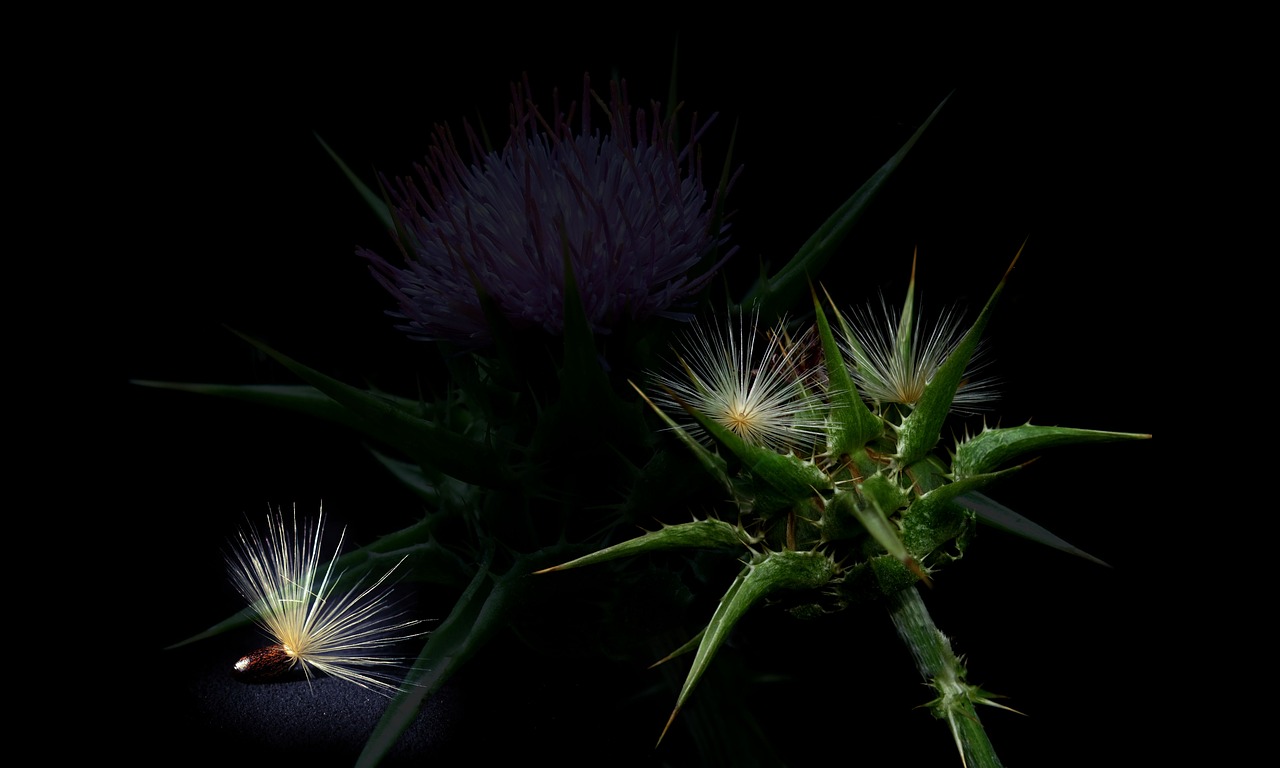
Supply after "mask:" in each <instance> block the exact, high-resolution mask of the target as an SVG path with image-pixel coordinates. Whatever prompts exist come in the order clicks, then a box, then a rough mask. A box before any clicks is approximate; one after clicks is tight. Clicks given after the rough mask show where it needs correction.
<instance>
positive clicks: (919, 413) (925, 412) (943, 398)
mask: <svg viewBox="0 0 1280 768" xmlns="http://www.w3.org/2000/svg"><path fill="white" fill-rule="evenodd" d="M1022 245H1023V247H1025V246H1026V243H1025V242H1023V244H1022ZM1021 255H1022V248H1021V247H1020V248H1018V252H1017V254H1015V255H1014V257H1013V261H1012V262H1011V263H1010V264H1009V268H1008V269H1006V270H1005V273H1004V276H1003V277H1002V278H1000V282H999V283H998V284H997V285H996V288H995V290H994V291H992V293H991V298H989V299H987V303H986V306H984V307H983V308H982V312H981V313H980V314H979V315H978V319H977V320H975V321H974V322H973V326H972V327H971V328H969V330H968V332H967V333H965V335H964V337H963V338H962V339H960V343H959V344H957V345H956V347H955V349H954V350H952V351H951V354H950V356H948V357H947V360H946V362H944V363H943V364H942V365H940V366H939V367H938V370H937V371H936V372H935V373H934V375H933V378H932V379H930V381H929V383H928V384H926V385H925V388H924V392H923V393H922V394H921V395H920V400H919V402H917V403H916V405H915V409H914V410H912V411H911V414H910V415H908V416H907V417H906V418H905V419H903V420H902V425H901V426H900V427H899V428H898V456H897V460H898V463H899V465H900V466H907V465H910V464H914V463H915V462H917V461H919V460H920V459H921V458H923V457H924V455H925V454H927V453H928V452H929V451H930V450H932V449H933V446H934V445H935V444H936V443H937V442H938V437H939V435H941V433H942V424H943V422H945V421H946V418H947V412H948V411H950V410H951V401H952V400H953V399H955V396H956V390H957V389H959V388H960V382H961V381H962V380H963V379H964V372H965V369H966V368H968V367H969V361H970V360H972V359H973V353H974V352H976V351H977V350H978V342H979V341H981V340H982V332H983V331H984V330H985V329H986V327H987V323H988V322H989V321H990V320H991V315H992V313H993V312H994V311H995V305H996V300H997V299H999V298H1000V293H1001V291H1003V290H1004V286H1005V283H1006V282H1007V281H1008V279H1009V273H1010V272H1012V271H1013V267H1014V265H1015V264H1017V263H1018V257H1019V256H1021ZM913 272H914V270H913ZM904 314H905V313H904Z"/></svg>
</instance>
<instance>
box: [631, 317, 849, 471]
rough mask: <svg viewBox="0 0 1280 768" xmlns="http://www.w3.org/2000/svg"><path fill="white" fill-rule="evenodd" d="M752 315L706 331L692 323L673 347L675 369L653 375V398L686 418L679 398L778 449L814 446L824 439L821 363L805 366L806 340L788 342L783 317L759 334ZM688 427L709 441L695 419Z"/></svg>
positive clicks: (755, 440) (750, 438)
mask: <svg viewBox="0 0 1280 768" xmlns="http://www.w3.org/2000/svg"><path fill="white" fill-rule="evenodd" d="M757 321H758V318H756V317H753V318H752V320H751V323H750V324H749V325H747V324H746V323H745V322H744V320H743V317H742V315H739V316H738V321H737V328H736V329H735V328H734V323H733V321H732V320H730V321H729V322H728V323H726V324H725V326H724V327H723V328H718V329H715V330H710V331H709V330H707V329H706V328H705V327H703V326H702V325H701V324H699V323H696V322H695V323H694V325H693V328H692V329H691V331H690V332H689V334H688V335H687V336H686V337H685V339H684V340H683V342H682V343H681V344H680V345H679V346H678V347H677V348H676V350H675V352H676V362H677V365H675V366H673V369H674V370H672V371H670V372H667V373H660V374H657V375H655V376H654V377H653V379H654V383H655V384H657V385H658V388H659V390H660V391H661V393H660V394H655V397H654V400H655V402H656V403H657V404H658V406H659V407H661V408H662V409H663V410H665V411H667V412H668V413H670V414H671V415H673V416H674V417H676V418H677V419H680V418H683V419H684V420H685V421H686V422H689V421H690V419H689V417H688V414H687V413H686V411H685V409H684V405H682V404H681V403H684V404H687V405H688V406H689V407H691V408H693V409H695V410H697V411H698V412H700V413H702V414H703V415H705V416H707V417H709V418H711V419H714V420H715V421H717V422H719V423H720V424H721V425H723V426H724V427H725V428H727V429H729V430H731V431H732V432H734V433H735V434H736V435H738V436H739V437H741V438H742V439H743V440H745V441H747V442H748V443H751V444H753V445H758V446H763V447H766V448H771V449H773V450H776V451H779V452H787V451H794V450H801V449H806V448H810V447H812V446H813V445H815V444H819V443H820V442H821V441H823V440H825V432H824V426H825V420H824V417H823V401H822V398H821V396H820V395H819V394H818V389H819V384H820V382H819V380H818V377H819V376H820V375H821V373H822V371H821V367H820V366H807V365H806V364H805V363H806V355H805V354H804V352H805V350H806V349H807V346H808V345H807V344H805V343H803V340H802V341H799V342H797V341H793V340H791V339H790V338H789V337H788V336H787V333H786V328H785V326H784V325H783V324H782V323H779V324H778V325H777V326H776V327H775V328H773V329H772V330H769V331H763V332H762V331H760V330H759V329H758V328H757ZM762 336H763V337H764V338H763V347H764V349H763V351H761V352H760V353H759V354H757V344H758V343H759V342H760V341H761V338H760V337H762ZM688 428H689V431H690V433H691V434H693V435H694V436H696V437H697V438H698V439H699V440H702V441H703V442H710V440H711V437H710V435H708V434H707V432H706V430H704V429H702V427H700V426H698V425H697V423H696V422H694V423H691V424H689V427H688Z"/></svg>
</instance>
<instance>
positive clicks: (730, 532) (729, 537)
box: [538, 520, 757, 573]
mask: <svg viewBox="0 0 1280 768" xmlns="http://www.w3.org/2000/svg"><path fill="white" fill-rule="evenodd" d="M756 541H757V540H756V539H753V538H752V537H750V536H748V535H747V533H746V531H744V530H742V529H741V528H738V527H736V526H732V525H729V524H728V523H726V522H724V521H722V520H694V521H692V522H688V523H679V524H677V525H664V526H662V527H661V528H659V529H658V530H656V531H649V532H648V533H645V534H643V535H641V536H637V537H636V538H634V539H629V540H627V541H624V542H621V543H618V544H614V545H613V546H611V547H605V548H604V549H602V550H599V551H598V552H592V553H591V554H589V555H583V556H582V557H579V558H577V559H575V560H570V561H569V562H567V563H561V564H560V565H554V566H552V567H550V568H544V569H543V570H541V571H538V573H548V572H550V571H567V570H569V569H570V568H579V567H581V566H584V565H595V564H596V563H603V562H606V561H609V560H614V559H617V558H619V557H630V556H631V555H636V554H640V553H641V552H657V551H659V550H664V549H690V548H700V549H719V548H725V547H750V546H751V545H752V544H755V543H756Z"/></svg>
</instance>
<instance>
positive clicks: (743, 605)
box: [658, 552, 839, 742]
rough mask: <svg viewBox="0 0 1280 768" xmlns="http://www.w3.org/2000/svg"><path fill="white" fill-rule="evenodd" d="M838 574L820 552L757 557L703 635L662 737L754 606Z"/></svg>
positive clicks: (722, 599) (832, 564) (739, 575)
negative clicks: (781, 592) (785, 591)
mask: <svg viewBox="0 0 1280 768" xmlns="http://www.w3.org/2000/svg"><path fill="white" fill-rule="evenodd" d="M838 571H839V568H838V566H836V564H835V562H834V561H832V560H831V558H830V557H828V556H826V555H824V554H822V553H819V552H765V553H762V554H758V555H756V556H755V557H753V558H752V559H751V562H750V563H749V564H748V565H747V567H746V568H744V569H743V570H742V572H741V573H739V574H738V577H737V578H736V579H735V580H734V582H733V585H732V586H731V587H729V591H728V592H726V593H725V595H724V597H722V598H721V599H720V605H719V606H718V607H717V608H716V611H715V614H714V615H712V617H711V621H710V622H708V623H707V627H706V629H704V630H703V631H702V640H701V642H699V643H698V652H697V654H695V655H694V658H693V666H692V667H691V668H690V670H689V675H688V677H686V678H685V681H684V687H683V688H681V689H680V696H679V697H678V698H677V699H676V706H675V709H674V710H672V712H671V717H670V718H668V719H667V724H666V727H664V728H663V729H662V736H665V735H666V733H667V729H669V728H670V727H671V723H672V722H673V721H674V720H675V719H676V715H677V714H678V713H679V712H680V708H681V707H683V706H684V703H685V700H686V699H687V698H688V697H689V693H690V692H691V691H693V689H694V686H696V685H697V684H698V680H699V679H700V678H701V677H702V674H703V673H704V672H705V671H706V669H707V665H709V664H710V663H711V659H712V657H713V656H715V653H716V651H718V650H719V649H720V646H721V645H722V644H723V643H724V641H725V638H727V637H728V636H729V632H730V630H732V629H733V626H734V625H735V624H737V623H738V620H739V619H741V618H742V617H743V616H745V615H746V613H747V611H748V610H749V609H750V608H751V606H752V605H755V604H756V603H757V602H758V601H759V600H760V598H762V597H765V596H766V595H769V594H771V593H773V592H777V591H779V590H783V589H815V588H817V587H821V586H822V585H824V584H826V583H827V582H829V581H830V580H831V579H832V578H833V577H834V576H835V575H836V573H838ZM662 736H659V737H658V741H659V742H661V741H662Z"/></svg>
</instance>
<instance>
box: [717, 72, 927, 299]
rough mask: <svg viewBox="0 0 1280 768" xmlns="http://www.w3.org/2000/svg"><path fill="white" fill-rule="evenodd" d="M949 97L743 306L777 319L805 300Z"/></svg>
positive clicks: (750, 293) (755, 290)
mask: <svg viewBox="0 0 1280 768" xmlns="http://www.w3.org/2000/svg"><path fill="white" fill-rule="evenodd" d="M950 98H951V97H950V96H948V97H947V98H946V99H943V100H942V101H941V102H939V104H938V106H937V107H934V110H933V112H931V113H930V114H929V116H928V117H927V118H925V121H924V122H923V123H921V124H920V127H919V128H917V129H916V131H915V133H913V134H911V138H909V139H907V141H906V143H905V144H903V145H902V147H901V148H900V149H899V150H898V151H897V152H895V153H894V155H893V157H891V158H889V159H888V160H887V161H885V163H884V165H882V166H880V168H879V169H878V170H877V171H876V172H875V173H874V174H872V176H871V178H869V179H867V180H866V182H864V183H863V185H862V186H861V187H859V188H858V191H856V192H854V193H853V194H852V195H850V196H849V199H847V200H845V201H844V203H842V204H841V205H840V207H839V208H837V209H836V210H835V212H833V213H832V214H831V215H830V216H828V217H827V220H826V221H824V222H822V225H821V226H819V227H818V229H817V230H816V231H815V232H814V233H813V234H812V235H810V236H809V239H808V240H806V241H805V242H804V245H802V246H800V249H799V250H798V251H796V253H795V255H794V256H792V257H791V260H790V261H788V262H787V264H786V266H784V267H783V268H782V269H780V270H778V272H777V273H776V274H774V275H773V276H772V277H767V278H766V277H764V276H761V279H760V281H759V282H758V283H757V284H756V285H755V286H753V287H752V289H751V290H750V292H748V294H747V296H746V298H744V299H743V300H742V306H744V307H749V308H752V309H755V310H758V311H759V312H760V313H761V314H762V315H763V316H764V317H778V316H780V315H782V314H784V313H785V312H786V311H787V310H788V309H790V308H791V307H793V306H795V305H796V303H797V302H799V301H800V300H802V299H803V297H804V290H805V285H806V284H807V283H808V282H809V281H811V280H816V279H817V278H818V275H819V274H821V272H822V268H823V267H824V266H825V265H826V263H827V262H828V261H829V260H830V259H831V257H832V256H833V255H835V252H836V249H837V248H838V247H839V246H840V243H842V242H843V241H844V239H845V237H847V236H848V235H849V233H850V232H851V231H853V225H854V224H856V223H857V222H858V220H859V219H861V218H862V214H863V212H864V211H866V209H867V207H868V206H869V205H870V204H871V201H872V200H874V199H875V197H876V195H878V194H879V193H880V190H881V189H883V188H884V187H885V184H886V183H887V182H888V180H889V177H891V176H892V175H893V173H894V171H896V170H897V169H898V166H900V165H901V164H902V161H903V160H905V159H906V157H907V153H908V152H910V151H911V148H912V147H914V146H915V144H916V142H917V141H919V139H920V137H921V136H923V135H924V132H925V129H927V128H928V127H929V124H930V123H932V122H933V120H934V118H936V117H937V116H938V113H939V112H941V111H942V108H943V106H945V105H946V103H947V100H948V99H950Z"/></svg>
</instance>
